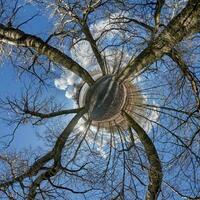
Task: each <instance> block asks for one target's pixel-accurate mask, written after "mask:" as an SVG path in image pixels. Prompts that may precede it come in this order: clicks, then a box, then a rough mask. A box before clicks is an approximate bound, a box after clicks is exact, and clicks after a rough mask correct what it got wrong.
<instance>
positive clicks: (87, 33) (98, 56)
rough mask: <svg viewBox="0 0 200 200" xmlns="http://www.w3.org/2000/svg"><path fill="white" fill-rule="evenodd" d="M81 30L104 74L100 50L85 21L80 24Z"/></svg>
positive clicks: (104, 67) (104, 68)
mask: <svg viewBox="0 0 200 200" xmlns="http://www.w3.org/2000/svg"><path fill="white" fill-rule="evenodd" d="M82 30H83V32H84V34H85V36H86V39H87V41H88V42H89V43H90V46H91V48H92V51H93V53H94V55H95V57H96V59H97V62H98V64H99V66H100V68H101V71H102V73H103V75H105V74H106V66H105V62H104V60H103V58H102V56H101V54H100V51H99V49H98V47H97V44H96V41H95V40H94V38H93V36H92V34H91V32H90V29H89V27H88V25H87V24H86V23H85V24H84V25H82Z"/></svg>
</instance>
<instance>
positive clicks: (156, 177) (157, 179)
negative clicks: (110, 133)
mask: <svg viewBox="0 0 200 200" xmlns="http://www.w3.org/2000/svg"><path fill="white" fill-rule="evenodd" d="M123 113H124V115H125V116H126V118H127V120H128V122H129V123H130V125H131V127H132V128H133V129H134V130H135V132H136V133H137V135H138V137H139V139H140V141H141V143H142V144H143V146H144V148H145V152H146V154H147V157H148V160H149V163H150V169H149V185H148V191H147V194H146V200H152V199H157V197H158V194H159V192H160V187H161V183H162V176H163V174H162V167H161V161H160V159H159V156H158V153H157V151H156V148H155V146H154V144H153V142H152V141H151V139H150V138H149V136H148V135H147V133H146V132H145V131H144V129H143V128H142V127H141V126H140V125H139V124H138V123H137V122H136V121H135V120H134V119H133V118H132V117H131V116H130V115H128V114H127V113H125V112H123Z"/></svg>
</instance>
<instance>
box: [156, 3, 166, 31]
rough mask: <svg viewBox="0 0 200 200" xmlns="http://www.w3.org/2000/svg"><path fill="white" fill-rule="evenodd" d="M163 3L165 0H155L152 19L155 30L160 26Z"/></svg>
mask: <svg viewBox="0 0 200 200" xmlns="http://www.w3.org/2000/svg"><path fill="white" fill-rule="evenodd" d="M164 4H165V0H157V2H156V10H155V14H154V21H155V32H157V31H158V28H159V26H160V14H161V9H162V7H163V6H164Z"/></svg>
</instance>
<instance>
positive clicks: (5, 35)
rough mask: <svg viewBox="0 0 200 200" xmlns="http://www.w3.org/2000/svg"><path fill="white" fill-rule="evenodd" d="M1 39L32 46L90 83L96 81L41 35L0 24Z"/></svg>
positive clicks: (10, 42) (5, 41) (12, 43)
mask: <svg viewBox="0 0 200 200" xmlns="http://www.w3.org/2000/svg"><path fill="white" fill-rule="evenodd" d="M0 41H1V42H4V43H7V44H11V45H15V46H22V47H31V48H33V49H34V50H35V51H36V52H37V53H38V54H40V55H45V56H47V57H48V58H49V60H51V61H53V62H54V63H57V64H59V65H61V66H62V67H64V68H67V69H68V70H70V71H72V72H74V73H75V74H76V75H78V76H79V77H81V78H82V79H83V80H84V81H85V82H87V83H88V84H89V85H92V84H93V83H94V80H93V79H92V77H91V76H90V74H89V73H88V72H87V71H86V70H85V69H84V68H82V67H81V66H80V65H79V64H78V63H76V62H75V61H74V60H72V59H71V58H70V57H68V56H67V55H66V54H64V53H63V52H61V51H59V50H58V49H56V48H54V47H52V46H51V45H49V44H47V43H46V42H44V41H43V40H42V39H41V38H39V37H36V36H34V35H30V34H26V33H24V32H23V31H21V30H19V29H15V28H12V27H6V26H5V25H3V24H0Z"/></svg>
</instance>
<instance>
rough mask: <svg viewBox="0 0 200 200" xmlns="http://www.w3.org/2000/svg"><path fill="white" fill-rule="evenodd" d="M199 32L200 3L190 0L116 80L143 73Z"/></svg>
mask: <svg viewBox="0 0 200 200" xmlns="http://www.w3.org/2000/svg"><path fill="white" fill-rule="evenodd" d="M199 31H200V2H199V1H197V0H190V1H189V2H188V4H187V6H186V7H185V8H184V9H183V10H182V11H181V12H180V13H179V14H178V15H177V16H176V17H174V18H173V19H172V20H171V21H170V23H169V24H168V25H167V27H166V28H165V29H164V30H163V31H162V32H161V33H160V34H159V36H158V37H157V38H156V39H155V40H154V41H152V43H151V44H150V45H149V46H148V47H147V48H146V49H144V50H143V51H142V52H141V53H140V54H139V55H138V56H137V57H136V58H134V59H132V60H130V61H129V64H128V65H127V66H126V67H125V68H124V69H123V70H122V72H121V73H120V74H119V76H118V79H119V80H121V81H123V80H125V79H126V78H128V77H129V76H130V75H131V74H132V75H133V76H134V75H136V74H137V73H141V72H142V71H144V70H145V69H146V68H147V67H148V66H149V65H151V64H152V63H154V62H155V61H156V60H158V59H160V58H161V57H162V56H163V55H164V54H166V53H169V52H170V51H171V50H172V48H173V47H174V46H175V45H176V44H177V43H179V42H180V41H181V40H183V39H184V38H186V37H188V36H189V35H191V34H195V33H197V32H199Z"/></svg>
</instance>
